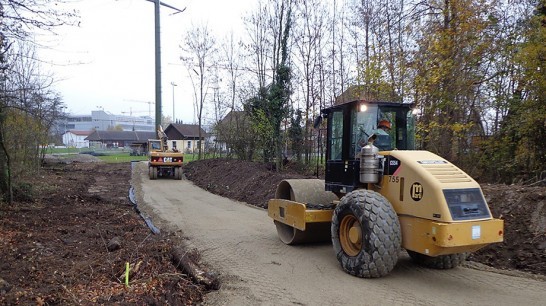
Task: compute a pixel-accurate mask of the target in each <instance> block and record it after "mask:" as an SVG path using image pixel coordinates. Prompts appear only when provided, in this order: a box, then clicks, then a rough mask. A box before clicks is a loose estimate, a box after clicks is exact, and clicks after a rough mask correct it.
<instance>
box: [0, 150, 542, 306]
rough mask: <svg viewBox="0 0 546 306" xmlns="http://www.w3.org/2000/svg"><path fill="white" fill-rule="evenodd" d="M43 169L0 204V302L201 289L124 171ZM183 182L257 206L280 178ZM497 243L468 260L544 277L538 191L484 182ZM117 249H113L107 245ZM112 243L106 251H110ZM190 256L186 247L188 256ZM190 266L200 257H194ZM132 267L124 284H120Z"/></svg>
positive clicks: (193, 174) (104, 300)
mask: <svg viewBox="0 0 546 306" xmlns="http://www.w3.org/2000/svg"><path fill="white" fill-rule="evenodd" d="M85 161H86V162H85V163H84V162H79V161H78V160H72V162H71V163H69V164H65V163H64V162H62V161H61V162H59V160H56V161H53V162H50V163H48V164H46V165H45V166H44V167H43V169H41V171H40V172H39V173H38V174H37V175H35V176H34V177H32V178H28V181H29V183H30V185H31V186H32V187H27V188H23V189H21V191H22V192H20V193H19V194H18V200H17V202H16V203H15V204H13V205H12V206H7V205H6V204H0V250H2V252H0V304H8V305H17V304H20V305H29V304H36V305H67V304H82V305H91V304H96V303H99V304H106V305H108V304H110V305H118V304H129V305H131V304H134V305H146V304H147V305H162V304H170V305H187V304H196V303H199V302H200V301H202V298H203V295H204V294H206V292H208V290H209V289H207V288H205V287H204V286H202V285H199V284H196V283H194V282H193V281H192V279H191V278H190V277H189V276H188V275H187V274H186V273H184V272H183V271H181V270H179V269H177V268H176V267H175V266H174V265H173V263H172V255H171V254H172V250H173V249H174V248H179V247H180V241H179V238H178V237H177V236H176V235H175V234H173V233H168V232H164V231H163V232H161V234H159V235H154V234H152V233H151V231H150V229H149V228H148V227H147V226H146V225H145V223H144V222H143V220H142V218H141V217H140V216H139V215H138V214H137V213H136V212H135V209H134V208H133V206H132V205H131V204H130V201H129V200H128V190H129V184H130V183H129V181H130V178H131V166H130V165H129V164H104V163H98V162H93V163H89V161H94V160H92V159H91V160H85ZM185 173H186V176H187V177H188V178H189V179H191V180H192V181H194V182H195V184H197V185H198V186H201V187H202V188H204V189H207V190H209V191H211V192H213V193H216V194H219V195H222V196H225V197H229V198H232V199H236V200H239V201H244V202H247V203H249V204H252V205H256V206H260V207H265V206H266V203H267V200H268V199H270V198H272V197H273V196H274V192H275V188H276V185H277V184H278V182H279V181H280V180H282V179H283V178H287V177H291V178H301V177H308V176H305V175H301V174H298V172H297V171H295V170H290V169H289V170H288V171H286V172H283V173H279V172H275V171H271V170H270V167H268V166H267V165H265V164H261V163H250V162H244V161H236V160H225V159H220V160H205V161H199V162H192V163H189V164H187V165H185ZM483 189H484V193H485V194H486V197H487V200H488V202H489V205H490V207H491V209H492V211H493V214H494V216H496V217H500V218H502V219H504V220H505V242H504V243H502V244H496V245H493V246H490V247H487V248H486V249H484V250H482V251H479V252H477V253H475V254H473V255H472V256H471V257H470V260H472V261H476V262H479V263H483V264H486V265H489V266H492V267H495V268H500V269H506V270H519V271H524V272H530V273H533V274H537V275H542V276H544V275H546V208H545V194H546V187H523V186H505V185H484V186H483ZM116 240H117V241H118V242H119V248H115V247H113V248H112V246H114V245H115V242H116ZM109 245H110V247H111V248H110V250H109ZM190 251H191V252H193V250H190ZM195 257H196V260H197V259H198V254H196V255H195ZM126 263H129V264H130V268H131V273H130V275H129V286H126V285H125V284H124V281H125V279H124V271H125V266H126Z"/></svg>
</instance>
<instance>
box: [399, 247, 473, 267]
mask: <svg viewBox="0 0 546 306" xmlns="http://www.w3.org/2000/svg"><path fill="white" fill-rule="evenodd" d="M407 252H408V254H409V256H410V257H411V259H412V260H413V261H414V262H415V263H417V264H418V265H420V266H423V267H427V268H432V269H439V270H447V269H453V268H455V267H457V266H458V265H460V264H461V263H463V262H465V261H466V257H467V253H458V254H450V255H440V256H436V257H432V256H428V255H425V254H421V253H417V252H414V251H410V250H407Z"/></svg>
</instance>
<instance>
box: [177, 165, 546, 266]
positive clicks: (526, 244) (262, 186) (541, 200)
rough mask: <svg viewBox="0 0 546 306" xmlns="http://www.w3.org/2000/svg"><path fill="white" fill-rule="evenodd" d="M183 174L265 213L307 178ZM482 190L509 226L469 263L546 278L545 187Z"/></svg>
mask: <svg viewBox="0 0 546 306" xmlns="http://www.w3.org/2000/svg"><path fill="white" fill-rule="evenodd" d="M184 171H185V173H186V177H187V178H188V179H190V180H192V181H193V182H194V183H195V184H196V185H198V186H200V187H201V188H203V189H206V190H208V191H210V192H213V193H216V194H218V195H221V196H224V197H228V198H231V199H235V200H238V201H244V202H247V203H249V204H252V205H255V206H259V207H263V208H265V207H267V201H268V200H269V199H271V198H274V196H275V190H276V187H277V184H279V182H280V181H281V180H283V179H286V178H305V177H306V176H304V175H301V174H298V173H297V172H295V171H292V170H288V171H286V172H277V171H274V170H272V169H271V167H270V166H268V165H267V164H263V163H255V162H248V161H240V160H232V159H212V160H202V161H195V162H191V163H189V164H187V165H185V168H184ZM482 189H483V192H484V194H485V197H486V200H487V202H488V204H489V207H490V209H491V211H492V213H493V216H494V217H496V218H501V219H503V220H504V222H505V225H504V226H505V228H504V231H505V233H504V242H503V243H498V244H493V245H490V246H488V247H486V248H484V249H482V250H480V251H478V252H475V253H473V254H471V256H470V257H469V260H471V261H475V262H479V263H482V264H485V265H488V266H491V267H495V268H499V269H506V270H514V269H515V270H519V271H525V272H530V273H534V274H539V275H546V205H545V203H546V201H545V198H546V187H524V186H517V185H512V186H507V185H484V186H482Z"/></svg>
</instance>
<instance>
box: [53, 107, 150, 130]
mask: <svg viewBox="0 0 546 306" xmlns="http://www.w3.org/2000/svg"><path fill="white" fill-rule="evenodd" d="M56 129H57V131H58V132H57V133H59V134H63V133H65V132H67V131H71V130H76V131H87V130H89V131H91V130H97V131H108V130H114V129H117V130H122V131H143V132H155V128H154V119H152V117H150V116H140V117H135V116H124V115H114V114H110V113H107V112H105V111H103V110H98V111H91V115H72V114H69V115H67V116H66V117H64V118H62V119H60V120H59V121H57V123H56Z"/></svg>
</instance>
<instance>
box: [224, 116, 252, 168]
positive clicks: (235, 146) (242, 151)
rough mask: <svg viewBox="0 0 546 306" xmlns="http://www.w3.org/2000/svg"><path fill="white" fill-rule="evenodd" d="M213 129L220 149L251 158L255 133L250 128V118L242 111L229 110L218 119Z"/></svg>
mask: <svg viewBox="0 0 546 306" xmlns="http://www.w3.org/2000/svg"><path fill="white" fill-rule="evenodd" d="M215 131H216V141H217V142H218V145H217V146H218V147H220V148H222V151H227V152H228V154H231V153H234V154H237V155H239V156H245V157H246V158H249V159H251V157H252V155H253V151H254V140H255V135H253V133H252V132H251V129H250V118H249V116H248V115H247V114H246V113H245V112H244V111H230V112H229V113H228V114H227V115H226V116H225V117H224V118H223V119H222V120H220V121H218V123H217V124H216V128H215Z"/></svg>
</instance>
